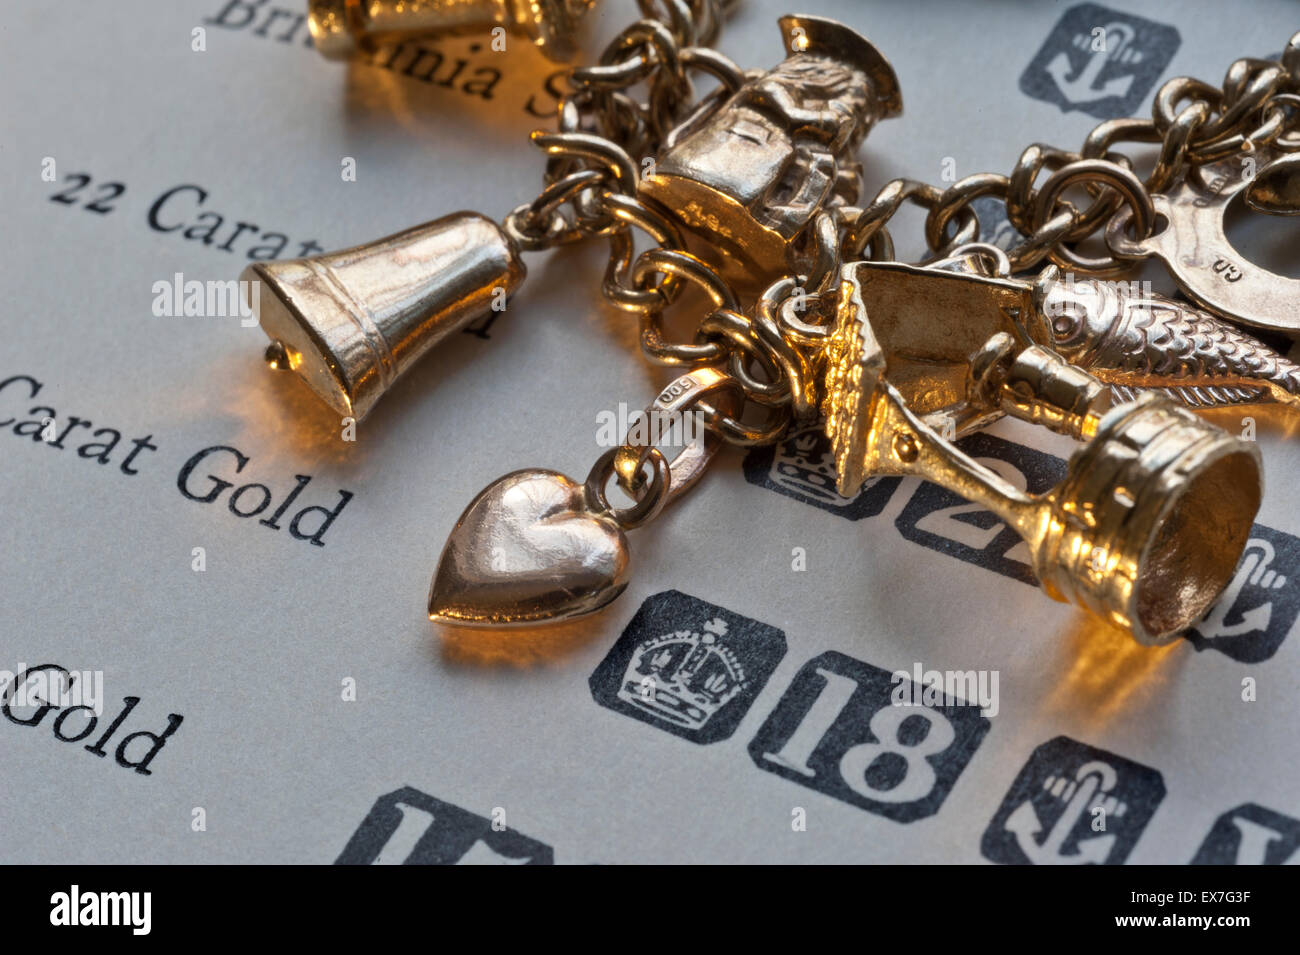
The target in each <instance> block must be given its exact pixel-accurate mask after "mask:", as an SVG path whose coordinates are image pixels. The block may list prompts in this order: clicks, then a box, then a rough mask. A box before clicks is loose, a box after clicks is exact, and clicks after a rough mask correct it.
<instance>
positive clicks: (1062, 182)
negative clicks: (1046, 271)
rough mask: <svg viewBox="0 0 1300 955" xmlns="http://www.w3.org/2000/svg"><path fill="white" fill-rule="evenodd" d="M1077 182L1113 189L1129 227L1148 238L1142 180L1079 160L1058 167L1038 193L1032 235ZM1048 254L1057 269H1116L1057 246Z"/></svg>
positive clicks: (1108, 261) (1151, 221) (1149, 215)
mask: <svg viewBox="0 0 1300 955" xmlns="http://www.w3.org/2000/svg"><path fill="white" fill-rule="evenodd" d="M1080 182H1100V183H1101V184H1102V185H1105V186H1107V187H1109V188H1111V189H1114V190H1115V191H1116V192H1117V193H1119V195H1120V196H1122V197H1123V198H1124V200H1125V202H1126V203H1127V205H1128V207H1129V208H1130V209H1132V210H1133V226H1134V229H1135V230H1136V232H1137V238H1138V239H1145V238H1146V237H1147V236H1149V235H1151V232H1152V230H1153V229H1154V228H1155V221H1156V211H1155V206H1154V204H1153V203H1152V201H1151V196H1150V194H1149V193H1148V192H1147V191H1146V189H1145V188H1144V187H1143V185H1142V180H1140V179H1138V177H1137V174H1136V173H1134V172H1133V170H1132V169H1128V168H1126V167H1124V166H1121V165H1118V164H1116V163H1113V162H1110V161H1109V160H1107V159H1081V160H1079V161H1078V162H1072V163H1070V164H1069V165H1068V166H1062V167H1061V168H1060V169H1058V170H1057V171H1056V172H1055V173H1053V174H1052V176H1051V177H1050V178H1049V179H1048V180H1047V182H1045V183H1043V188H1042V189H1041V190H1040V191H1039V193H1038V201H1037V202H1036V203H1035V205H1034V215H1033V219H1032V220H1031V221H1032V222H1033V226H1034V230H1035V231H1037V230H1038V229H1039V228H1040V227H1041V226H1042V225H1043V224H1044V223H1045V222H1047V219H1048V214H1049V213H1050V212H1051V211H1052V210H1053V209H1055V208H1056V201H1057V199H1059V198H1060V196H1061V193H1063V192H1064V191H1065V190H1066V189H1068V188H1069V187H1070V186H1072V185H1075V184H1076V183H1080ZM1066 234H1067V235H1068V234H1069V233H1068V232H1067V233H1066ZM1050 254H1051V258H1052V261H1053V262H1055V263H1056V264H1057V265H1060V266H1062V267H1063V268H1077V269H1079V270H1080V271H1087V272H1102V271H1107V270H1110V269H1114V268H1115V267H1116V265H1117V263H1116V260H1115V258H1114V257H1113V256H1108V257H1106V258H1089V257H1086V256H1083V255H1080V254H1079V253H1078V252H1076V251H1075V250H1074V249H1071V248H1070V247H1068V246H1066V245H1063V244H1062V245H1058V246H1057V247H1056V248H1055V249H1053V250H1052V252H1051V253H1050Z"/></svg>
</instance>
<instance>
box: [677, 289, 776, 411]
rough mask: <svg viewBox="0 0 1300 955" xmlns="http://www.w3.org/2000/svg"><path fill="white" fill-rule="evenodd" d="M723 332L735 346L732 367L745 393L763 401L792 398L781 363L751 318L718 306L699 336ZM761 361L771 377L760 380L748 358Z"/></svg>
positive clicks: (733, 375) (700, 338)
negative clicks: (752, 323)
mask: <svg viewBox="0 0 1300 955" xmlns="http://www.w3.org/2000/svg"><path fill="white" fill-rule="evenodd" d="M711 335H720V336H722V337H724V338H726V339H728V340H729V341H730V342H731V344H732V346H733V350H732V353H731V356H730V360H729V361H730V364H729V368H730V370H731V375H732V377H734V378H735V379H736V380H737V381H739V382H740V384H741V386H742V387H743V388H744V389H745V395H746V396H747V397H748V398H751V399H752V400H753V401H755V402H757V403H758V404H762V405H769V406H771V405H782V404H786V403H787V402H789V400H790V386H789V382H788V381H783V380H782V374H781V371H782V370H781V367H780V365H779V364H778V363H777V361H776V360H775V359H774V358H773V356H772V355H771V354H770V352H769V350H768V349H766V348H764V347H763V343H762V342H761V341H760V340H759V338H758V335H757V333H756V331H755V330H754V328H753V326H752V325H751V324H750V321H749V319H747V318H746V317H745V316H744V315H741V314H740V313H739V312H736V311H733V310H731V309H726V308H719V309H715V310H714V311H713V312H711V313H710V314H709V315H708V316H706V317H705V319H704V321H702V322H701V323H700V330H699V332H698V333H697V340H698V341H700V342H703V341H705V340H706V337H707V336H711ZM746 358H749V359H751V360H753V361H757V362H758V363H759V364H760V365H761V366H762V367H763V370H764V371H765V372H767V375H768V378H769V379H770V380H769V381H759V380H758V379H757V378H755V377H754V376H753V375H752V374H750V372H749V369H748V368H747V367H746V365H745V359H746Z"/></svg>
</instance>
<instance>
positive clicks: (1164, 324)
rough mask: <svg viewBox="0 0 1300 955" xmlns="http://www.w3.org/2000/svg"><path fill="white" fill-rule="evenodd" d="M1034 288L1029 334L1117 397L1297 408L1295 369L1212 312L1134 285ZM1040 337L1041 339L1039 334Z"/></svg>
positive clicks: (1051, 283)
mask: <svg viewBox="0 0 1300 955" xmlns="http://www.w3.org/2000/svg"><path fill="white" fill-rule="evenodd" d="M1055 272H1056V269H1055V267H1051V268H1049V269H1048V270H1045V272H1044V273H1043V274H1042V275H1040V276H1039V279H1038V281H1037V282H1035V283H1034V305H1035V310H1036V313H1037V316H1038V317H1039V319H1040V322H1039V324H1038V325H1037V329H1035V328H1033V327H1031V328H1030V334H1031V336H1033V337H1035V338H1036V340H1038V341H1039V342H1040V343H1041V344H1044V345H1048V346H1050V347H1052V348H1054V349H1055V350H1056V351H1058V352H1060V354H1061V355H1062V356H1063V357H1064V358H1065V359H1066V360H1067V361H1070V362H1073V363H1074V364H1077V365H1080V366H1082V367H1084V368H1087V369H1088V370H1089V371H1091V372H1092V373H1093V374H1094V375H1096V376H1097V377H1098V378H1100V379H1101V380H1102V381H1104V382H1106V383H1107V384H1108V385H1110V386H1111V387H1112V388H1113V389H1114V390H1115V395H1116V397H1118V398H1120V399H1121V400H1127V399H1131V398H1133V397H1136V396H1137V395H1138V394H1139V393H1140V392H1142V391H1150V390H1157V391H1161V392H1163V393H1164V394H1166V395H1168V396H1169V397H1171V398H1173V399H1174V400H1176V401H1178V402H1179V403H1181V404H1184V405H1187V406H1188V407H1189V408H1218V407H1224V406H1228V405H1253V404H1270V403H1273V404H1283V405H1289V406H1290V407H1292V408H1296V409H1300V365H1297V364H1296V363H1295V362H1292V361H1290V360H1289V359H1287V358H1286V357H1284V356H1283V355H1281V354H1279V353H1278V352H1276V351H1274V350H1273V349H1272V348H1270V347H1269V346H1268V345H1266V344H1264V343H1263V342H1261V341H1260V340H1259V339H1257V338H1254V337H1252V336H1251V335H1249V334H1247V333H1246V332H1243V331H1242V330H1241V329H1239V328H1237V327H1236V326H1235V325H1231V324H1229V323H1228V322H1226V321H1224V320H1223V319H1221V318H1219V317H1217V316H1216V315H1212V314H1211V313H1209V312H1205V311H1202V310H1200V309H1197V308H1193V307H1191V306H1190V305H1186V304H1183V303H1181V302H1177V301H1175V300H1173V299H1170V298H1166V297H1165V296H1162V295H1156V294H1153V293H1143V292H1141V291H1139V290H1138V289H1136V288H1135V287H1134V285H1133V284H1129V283H1123V282H1119V283H1115V282H1103V281H1097V280H1079V279H1076V280H1074V281H1060V280H1059V279H1058V278H1057V276H1056V275H1055V274H1054V273H1055ZM1035 331H1037V334H1035Z"/></svg>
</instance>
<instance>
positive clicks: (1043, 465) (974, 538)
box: [895, 432, 1065, 587]
mask: <svg viewBox="0 0 1300 955" xmlns="http://www.w3.org/2000/svg"><path fill="white" fill-rule="evenodd" d="M957 447H959V448H961V449H962V450H963V451H965V452H966V453H967V454H969V455H970V456H971V457H973V458H975V459H976V460H977V461H979V462H980V463H981V464H985V465H987V466H988V467H989V468H991V469H992V470H994V471H996V472H997V473H998V474H1000V475H1001V476H1002V477H1004V478H1006V479H1007V480H1008V481H1010V482H1011V483H1012V484H1013V485H1015V486H1016V487H1018V488H1020V489H1021V490H1025V491H1029V492H1030V493H1031V494H1041V493H1042V492H1043V491H1046V490H1047V489H1048V488H1050V487H1052V486H1053V485H1054V484H1056V482H1057V481H1059V480H1060V479H1061V477H1062V476H1063V475H1064V473H1065V462H1064V461H1062V460H1061V459H1060V458H1058V457H1055V456H1054V455H1051V454H1047V453H1045V452H1043V451H1036V450H1035V449H1033V448H1027V447H1025V446H1024V445H1022V444H1016V443H1015V442H1014V441H1007V440H1004V439H1003V438H998V437H995V436H993V435H991V434H984V433H982V432H980V433H977V434H972V435H970V436H968V437H965V438H962V439H961V440H960V441H958V442H957ZM895 524H896V526H897V527H898V532H899V533H900V534H902V535H903V536H904V537H905V538H907V539H908V540H910V541H915V542H916V543H918V544H921V545H922V546H924V547H928V548H930V549H931V550H937V551H939V553H941V554H948V555H950V556H952V557H956V558H957V559H958V560H964V561H966V562H968V563H971V564H976V565H978V566H980V567H984V568H987V569H988V570H992V571H996V572H997V573H999V574H1002V575H1004V576H1006V577H1011V578H1012V579H1014V580H1019V581H1023V582H1024V583H1027V584H1030V585H1031V586H1035V587H1036V586H1038V581H1037V579H1036V578H1035V577H1034V571H1033V569H1032V567H1031V566H1030V558H1029V547H1028V545H1027V544H1025V542H1024V541H1023V540H1022V539H1021V537H1020V535H1019V534H1017V533H1016V532H1015V531H1013V530H1012V529H1011V528H1009V527H1007V525H1006V524H1004V523H1002V521H1001V520H999V519H998V518H997V517H996V516H995V515H994V514H993V513H992V512H991V511H987V510H985V509H984V508H982V507H980V506H979V505H978V504H972V503H970V502H969V501H967V500H966V499H965V498H964V497H962V496H961V495H959V494H955V493H953V492H952V491H949V490H948V489H946V488H943V487H940V486H939V485H937V484H929V483H926V484H922V485H921V486H920V487H918V488H917V489H916V493H915V494H913V495H912V497H911V500H909V501H908V502H907V504H906V505H905V506H904V508H903V511H902V513H901V514H899V515H898V519H897V521H895Z"/></svg>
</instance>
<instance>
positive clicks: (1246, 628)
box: [1187, 524, 1300, 663]
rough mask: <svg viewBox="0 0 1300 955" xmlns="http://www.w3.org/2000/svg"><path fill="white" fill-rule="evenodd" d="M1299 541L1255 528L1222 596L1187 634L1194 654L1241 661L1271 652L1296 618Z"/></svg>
mask: <svg viewBox="0 0 1300 955" xmlns="http://www.w3.org/2000/svg"><path fill="white" fill-rule="evenodd" d="M1297 570H1300V538H1296V537H1293V536H1292V535H1290V534H1287V533H1284V532H1283V531H1275V530H1273V528H1271V527H1265V526H1263V525H1262V524H1256V525H1255V526H1254V527H1253V528H1251V531H1250V540H1249V542H1248V543H1247V544H1246V550H1245V552H1244V553H1243V554H1242V555H1241V562H1240V563H1239V564H1238V565H1237V573H1236V574H1235V575H1234V576H1233V578H1232V581H1231V582H1230V583H1229V584H1228V586H1227V587H1225V588H1224V591H1223V595H1222V596H1221V597H1220V598H1219V600H1218V602H1217V603H1216V604H1215V605H1214V606H1213V607H1211V608H1210V610H1209V612H1208V613H1206V615H1205V616H1204V617H1203V618H1201V620H1200V621H1199V622H1198V623H1197V624H1196V626H1194V627H1193V628H1192V629H1191V630H1189V631H1188V632H1187V639H1188V640H1190V641H1191V642H1192V645H1193V646H1194V647H1196V649H1197V650H1218V651H1219V652H1220V653H1222V654H1224V655H1226V656H1229V657H1231V658H1232V659H1234V660H1237V661H1240V662H1241V663H1259V662H1260V661H1262V660H1267V659H1268V658H1269V657H1271V656H1273V654H1275V653H1277V651H1278V647H1280V646H1281V645H1282V641H1283V640H1285V639H1286V637H1287V634H1289V633H1290V632H1291V628H1292V627H1293V626H1294V625H1295V621H1296V616H1297V614H1300V580H1297V574H1296V571H1297Z"/></svg>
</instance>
